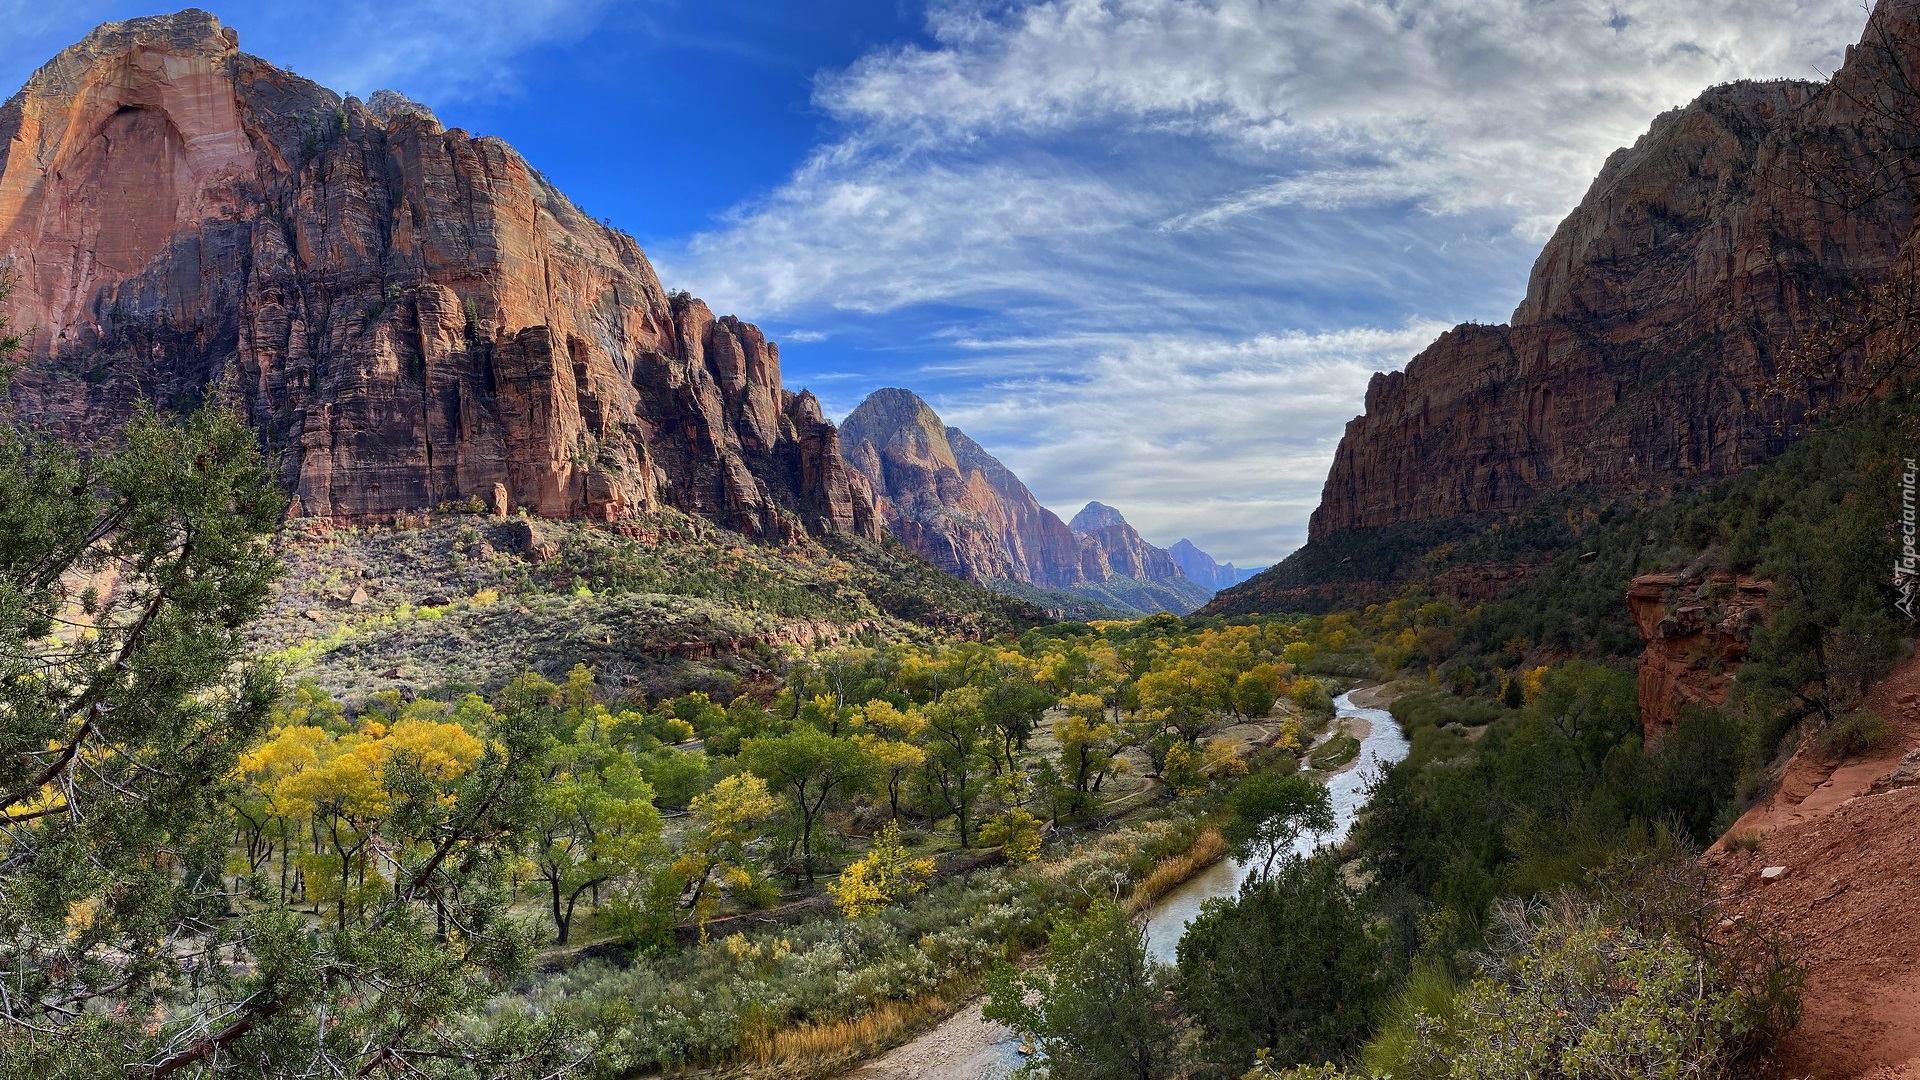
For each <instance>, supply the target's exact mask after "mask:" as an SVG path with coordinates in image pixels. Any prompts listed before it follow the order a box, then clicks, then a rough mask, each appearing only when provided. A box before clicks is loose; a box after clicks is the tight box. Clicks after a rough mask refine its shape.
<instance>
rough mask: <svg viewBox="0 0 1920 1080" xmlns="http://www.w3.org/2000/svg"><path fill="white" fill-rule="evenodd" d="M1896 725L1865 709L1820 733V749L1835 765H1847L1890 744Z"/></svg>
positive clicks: (1854, 712)
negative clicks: (1861, 755) (1844, 763)
mask: <svg viewBox="0 0 1920 1080" xmlns="http://www.w3.org/2000/svg"><path fill="white" fill-rule="evenodd" d="M1892 734H1893V725H1892V724H1889V723H1887V721H1886V720H1885V719H1884V718H1882V717H1880V716H1877V715H1875V714H1874V713H1870V712H1868V711H1866V710H1865V709H1857V710H1855V711H1853V712H1850V713H1848V714H1847V715H1845V716H1843V717H1841V718H1840V719H1838V720H1835V721H1834V722H1833V723H1831V724H1828V725H1827V727H1826V729H1825V730H1823V731H1821V732H1820V736H1819V739H1818V740H1817V742H1816V745H1818V746H1819V748H1820V750H1821V752H1822V753H1824V754H1826V755H1827V756H1828V757H1829V758H1832V759H1833V760H1835V761H1843V760H1845V759H1847V758H1850V757H1854V756H1856V755H1858V754H1863V753H1866V752H1867V751H1868V750H1871V749H1873V748H1874V747H1876V746H1878V745H1880V744H1881V743H1883V742H1885V741H1887V737H1888V736H1890V735H1892Z"/></svg>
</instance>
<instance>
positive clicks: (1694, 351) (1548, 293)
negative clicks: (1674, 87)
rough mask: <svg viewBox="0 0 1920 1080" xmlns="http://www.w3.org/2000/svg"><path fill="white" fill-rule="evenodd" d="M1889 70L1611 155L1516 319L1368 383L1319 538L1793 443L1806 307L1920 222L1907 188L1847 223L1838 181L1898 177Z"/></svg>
mask: <svg viewBox="0 0 1920 1080" xmlns="http://www.w3.org/2000/svg"><path fill="white" fill-rule="evenodd" d="M1916 15H1920V0H1885V2H1883V3H1882V4H1881V5H1880V7H1879V8H1878V9H1877V11H1876V14H1875V16H1874V18H1875V19H1876V20H1882V24H1883V25H1885V26H1887V27H1888V28H1889V29H1890V30H1891V32H1892V36H1893V38H1894V39H1895V40H1898V41H1901V42H1904V43H1906V44H1905V45H1903V46H1902V47H1903V48H1911V47H1912V45H1913V43H1916V42H1920V27H1917V26H1916V22H1915V17H1916ZM1909 63H1910V61H1909ZM1885 64H1886V57H1885V54H1884V52H1882V51H1880V50H1876V49H1869V48H1860V49H1856V50H1850V52H1849V59H1848V62H1847V64H1846V65H1845V66H1844V67H1843V68H1842V69H1841V70H1840V72H1839V73H1837V74H1836V76H1835V77H1834V80H1833V82H1832V83H1831V84H1828V85H1820V84H1814V83H1806V82H1771V83H1752V82H1743V83H1734V84H1729V85H1725V86H1719V87H1715V88H1714V89H1712V90H1709V91H1707V92H1706V93H1705V94H1703V95H1701V96H1700V98H1699V99H1697V100H1696V101H1694V102H1693V103H1692V104H1690V105H1688V106H1686V107H1685V108H1681V109H1676V110H1674V111H1672V112H1669V113H1666V114H1664V115H1662V116H1661V117H1659V118H1658V119H1657V120H1655V121H1654V123H1653V125H1652V127H1651V129H1650V130H1649V131H1648V132H1647V134H1646V135H1645V136H1643V137H1642V138H1641V139H1640V140H1639V141H1638V142H1637V143H1635V144H1634V145H1633V146H1632V147H1630V148H1628V149H1623V150H1620V151H1617V152H1615V153H1614V154H1613V156H1612V157H1610V158H1609V159H1608V160H1607V163H1606V166H1605V168H1604V169H1602V171H1601V173H1600V175H1599V177H1598V179H1596V180H1595V181H1594V183H1593V186H1592V188H1591V189H1590V190H1589V191H1588V193H1587V195H1586V198H1585V199H1584V200H1583V201H1582V202H1581V203H1580V205H1579V207H1578V208H1577V209H1575V210H1574V211H1573V213H1572V214H1570V215H1569V216H1568V217H1567V219H1566V220H1565V221H1564V222H1562V223H1561V225H1560V227H1559V229H1558V231H1557V232H1556V233H1555V234H1554V236H1553V238H1552V240H1551V241H1550V242H1549V243H1548V244H1547V245H1546V248H1545V250H1543V251H1542V252H1541V254H1540V257H1539V259H1538V261H1537V262H1536V263H1535V264H1534V267H1533V273H1532V277H1531V279H1530V280H1529V283H1528V287H1527V294H1526V298H1525V299H1524V300H1523V301H1522V302H1521V303H1520V305H1519V307H1518V308H1517V309H1516V310H1515V311H1514V314H1513V318H1512V320H1511V322H1510V323H1509V324H1507V325H1502V326H1481V325H1463V326H1459V327H1456V328H1454V329H1453V330H1450V331H1448V332H1447V333H1445V334H1443V335H1442V336H1441V337H1440V339H1439V340H1438V341H1436V342H1435V343H1434V344H1433V345H1432V346H1431V347H1429V348H1428V349H1427V350H1426V351H1424V352H1422V353H1421V354H1420V355H1419V356H1416V357H1415V358H1414V359H1413V360H1412V361H1411V362H1410V363H1408V364H1407V367H1406V369H1405V370H1404V371H1402V372H1396V373H1393V374H1383V375H1376V376H1374V378H1373V381H1372V383H1371V384H1370V385H1369V386H1368V389H1367V395H1366V412H1365V414H1364V415H1362V416H1360V417H1358V418H1357V419H1355V420H1354V421H1353V422H1351V423H1350V424H1348V425H1347V430H1346V435H1345V438H1344V439H1343V440H1342V441H1341V443H1340V447H1339V449H1338V451H1337V453H1336V455H1335V458H1334V463H1333V466H1332V469H1331V471H1330V472H1329V475H1328V478H1327V482H1326V486H1325V489H1324V491H1323V493H1322V497H1321V503H1320V507H1319V509H1318V510H1317V511H1315V513H1314V515H1313V519H1312V524H1311V528H1310V537H1311V539H1312V540H1315V541H1324V540H1326V539H1328V538H1330V537H1333V536H1335V535H1338V534H1340V533H1343V532H1345V531H1347V530H1352V529H1358V528H1365V527H1371V526H1384V525H1392V524H1396V523H1403V522H1421V521H1431V520H1435V519H1441V518H1449V517H1455V516H1460V515H1470V514H1479V513H1493V512H1508V511H1513V510H1516V509H1518V508H1522V507H1524V506H1526V505H1528V504H1530V503H1531V502H1532V501H1533V500H1535V499H1536V498H1538V497H1540V496H1542V495H1544V494H1546V493H1550V492H1554V491H1559V490H1563V489H1568V488H1577V487H1587V488H1592V489H1595V490H1596V491H1610V492H1631V491H1658V490H1660V489H1665V488H1674V487H1680V486H1685V485H1690V484H1694V483H1698V482H1701V481H1705V480H1708V479H1711V478H1715V477H1721V476H1726V475H1730V474H1732V473H1736V472H1738V471H1740V470H1742V469H1745V468H1747V467H1749V466H1751V465H1753V464H1756V463H1758V462H1760V461H1762V460H1765V459H1767V458H1769V457H1771V456H1773V455H1775V454H1777V453H1779V452H1780V451H1781V450H1782V449H1784V448H1785V446H1786V445H1787V442H1788V437H1787V436H1786V435H1785V434H1783V432H1791V431H1792V430H1794V429H1795V427H1796V424H1797V423H1798V422H1799V421H1800V420H1801V419H1802V417H1803V415H1804V411H1805V409H1806V407H1807V405H1808V402H1807V401H1805V400H1791V399H1788V398H1783V397H1769V396H1767V395H1766V394H1765V393H1764V392H1763V387H1764V386H1765V385H1766V383H1767V382H1768V380H1769V379H1770V378H1771V377H1772V376H1773V374H1774V373H1775V371H1776V365H1777V363H1778V362H1779V360H1780V357H1781V350H1782V349H1783V348H1784V347H1786V346H1787V345H1788V343H1790V342H1793V341H1796V340H1799V339H1801V338H1803V337H1804V336H1805V335H1806V334H1807V333H1808V332H1810V331H1811V330H1813V329H1814V327H1815V326H1816V325H1817V324H1818V322H1819V319H1820V314H1819V311H1818V310H1817V306H1816V305H1815V303H1814V301H1812V300H1810V297H1815V296H1823V297H1824V296H1831V295H1833V294H1834V292H1835V285H1834V283H1835V281H1836V280H1848V279H1850V280H1851V281H1852V282H1855V283H1868V284H1870V283H1872V282H1874V281H1877V280H1881V279H1883V278H1884V276H1885V274H1886V271H1887V269H1888V267H1889V266H1890V265H1891V264H1892V262H1893V261H1894V259H1895V258H1896V256H1897V254H1898V253H1899V252H1900V250H1901V246H1902V244H1903V242H1905V241H1906V239H1907V238H1908V236H1909V234H1910V233H1911V232H1912V229H1913V221H1914V206H1915V200H1914V196H1913V192H1912V190H1911V188H1910V186H1909V185H1907V184H1906V183H1904V182H1901V183H1896V184H1894V185H1892V186H1893V188H1894V190H1892V191H1891V193H1889V194H1887V195H1885V196H1884V197H1882V198H1879V199H1877V200H1875V201H1873V202H1871V203H1869V204H1867V205H1865V206H1862V207H1857V208H1854V209H1851V210H1848V209H1843V208H1842V206H1841V205H1839V204H1840V203H1841V202H1842V201H1844V200H1843V199H1842V198H1840V197H1839V196H1841V195H1843V194H1844V193H1845V190H1844V189H1845V188H1846V187H1847V185H1846V182H1845V181H1844V179H1843V180H1841V181H1840V182H1839V184H1838V187H1836V184H1835V182H1834V180H1833V178H1832V176H1831V175H1829V172H1830V170H1833V169H1842V170H1845V169H1858V170H1861V171H1862V172H1863V173H1864V172H1866V171H1869V170H1875V169H1883V168H1885V167H1886V165H1887V159H1886V158H1885V157H1884V156H1880V155H1878V154H1876V153H1875V152H1874V151H1875V150H1876V149H1884V146H1881V145H1880V142H1876V140H1880V137H1879V136H1876V135H1874V134H1873V130H1874V125H1873V123H1872V122H1870V121H1869V120H1868V119H1867V118H1866V117H1865V116H1864V115H1863V113H1862V110H1861V107H1860V106H1859V105H1858V104H1857V101H1859V100H1860V99H1861V98H1862V97H1863V96H1867V97H1870V96H1872V94H1873V91H1874V81H1875V79H1876V77H1877V74H1878V72H1879V70H1880V69H1881V68H1882V67H1884V66H1885ZM1909 70H1911V68H1910V67H1909ZM1881 141H1882V142H1883V141H1884V140H1881ZM1902 168H1904V163H1903V165H1902ZM1889 175H1891V174H1889ZM1900 175H1901V176H1910V175H1911V170H1906V171H1905V172H1902V173H1900Z"/></svg>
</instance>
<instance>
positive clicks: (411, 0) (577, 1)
mask: <svg viewBox="0 0 1920 1080" xmlns="http://www.w3.org/2000/svg"><path fill="white" fill-rule="evenodd" d="M609 7H610V0H381V2H377V3H376V2H374V0H348V2H344V3H326V4H320V3H311V2H307V3H298V4H292V5H274V6H272V7H267V8H263V9H259V10H256V11H253V12H247V13H241V14H238V15H237V17H232V18H231V19H230V24H231V25H234V26H235V27H237V28H238V29H239V30H240V32H241V40H240V44H241V46H242V47H243V48H246V49H247V50H248V51H250V52H254V51H257V52H259V53H261V54H262V55H265V56H268V57H270V58H272V59H274V60H276V61H279V62H285V63H287V64H289V65H291V66H292V67H293V68H294V69H295V70H297V71H299V72H300V73H301V74H302V75H305V76H307V77H308V78H311V79H314V80H315V81H318V82H320V83H322V84H324V85H326V86H329V87H331V88H333V89H335V90H339V91H340V92H342V93H353V94H358V95H360V96H361V97H365V96H367V95H368V94H371V93H372V92H373V91H375V90H381V89H395V90H399V91H401V92H403V93H405V94H407V95H409V96H410V97H413V98H416V99H418V100H420V101H422V102H424V103H426V104H427V105H429V106H433V105H439V104H445V103H452V102H456V101H460V100H464V99H470V98H476V97H486V96H490V95H495V94H500V93H506V92H511V91H513V90H514V89H515V88H516V87H517V86H518V77H517V71H516V69H515V67H514V65H513V64H512V63H511V62H510V61H511V60H512V59H513V58H514V57H515V56H518V55H520V54H522V53H525V52H527V51H528V50H530V49H533V48H536V47H538V46H541V45H548V44H566V43H570V42H576V41H580V40H582V39H584V38H585V37H586V36H587V35H588V34H590V33H592V31H593V30H594V28H595V27H596V26H597V25H598V24H599V22H600V20H601V18H602V17H603V16H604V15H605V14H606V13H607V10H608V8H609ZM254 26H257V27H258V31H257V32H255V31H254V30H253V29H252V27H254ZM316 30H318V31H319V32H316ZM268 46H271V47H270V48H269V47H268Z"/></svg>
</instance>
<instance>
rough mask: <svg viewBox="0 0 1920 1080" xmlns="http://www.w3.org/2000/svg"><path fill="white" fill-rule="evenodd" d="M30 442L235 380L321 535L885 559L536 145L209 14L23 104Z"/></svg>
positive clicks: (5, 217) (714, 323)
mask: <svg viewBox="0 0 1920 1080" xmlns="http://www.w3.org/2000/svg"><path fill="white" fill-rule="evenodd" d="M0 142H3V143H4V146H5V149H4V151H0V155H3V156H0V257H3V258H7V259H11V260H12V265H13V267H14V270H15V274H16V277H17V288H16V290H15V292H14V295H13V297H12V300H11V308H12V312H11V314H12V316H13V320H14V325H16V326H18V327H31V328H33V330H34V333H33V336H32V339H31V344H30V349H31V358H30V361H29V363H28V364H27V366H26V370H24V371H23V372H22V374H21V376H20V378H19V379H18V380H17V382H16V389H15V393H16V395H17V397H18V399H19V402H20V405H21V407H22V412H23V415H25V416H26V417H27V418H28V419H29V420H30V421H32V422H34V423H36V424H39V425H41V426H43V427H45V428H47V429H49V430H51V431H54V432H56V433H60V434H64V435H68V436H71V437H73V438H75V439H79V440H86V439H91V438H93V437H94V436H96V435H97V433H99V432H101V431H104V430H110V429H111V428H112V427H114V426H115V425H117V424H118V423H119V422H120V421H122V420H124V419H125V418H126V416H127V415H128V413H129V411H130V410H131V408H132V407H133V404H134V402H135V401H136V400H137V399H139V398H140V397H142V396H146V397H149V398H151V399H153V400H156V401H158V402H160V403H161V404H163V405H175V406H178V405H187V404H191V403H193V402H195V401H197V400H199V399H201V398H203V397H205V396H206V395H207V394H208V393H210V392H212V389H213V387H214V385H215V384H216V383H218V382H219V381H220V380H221V379H222V378H227V379H231V380H232V389H233V391H234V392H236V393H237V394H238V395H239V397H240V399H241V401H242V403H243V404H244V407H245V408H246V410H247V412H248V414H249V416H250V417H251V418H252V420H253V422H254V423H255V424H256V425H257V426H258V427H259V429H260V430H261V432H262V435H263V438H264V440H265V443H266V446H267V448H268V451H269V453H270V454H271V455H272V457H273V460H274V461H275V462H276V463H277V464H278V466H279V470H280V473H281V476H282V478H283V479H284V481H285V482H286V484H287V487H288V488H289V490H290V491H291V492H292V494H293V495H294V509H295V512H296V513H299V514H304V515H309V516H314V517H323V518H339V519H347V520H361V519H385V518H391V517H393V516H394V515H396V514H401V513H406V512H412V511H418V510H422V509H430V508H433V507H436V506H438V505H440V504H442V503H447V502H464V501H466V500H469V499H472V498H475V497H478V498H479V499H481V500H482V501H483V502H485V503H488V504H491V505H493V506H495V508H496V509H498V508H499V507H500V505H501V503H502V502H504V503H506V504H510V505H511V506H516V507H518V506H524V507H527V508H528V509H530V510H532V511H533V512H535V513H537V514H541V515H546V516H586V517H597V518H606V519H617V518H619V517H621V516H623V515H625V514H628V513H631V512H634V511H638V510H645V509H648V508H651V507H655V506H659V505H662V504H665V505H671V506H674V507H678V508H680V509H683V510H686V511H689V512H693V513H698V514H702V515H706V516H709V517H712V518H714V519H715V520H717V521H720V522H722V523H723V524H726V525H728V526H730V527H733V528H736V529H739V530H741V531H743V532H746V533H748V534H749V535H755V536H763V537H784V536H794V535H799V534H801V533H803V532H807V531H811V532H815V533H823V532H830V531H848V532H854V533H858V534H861V535H865V536H869V537H873V536H877V535H878V528H879V523H878V518H877V517H876V515H875V514H874V512H873V506H872V499H871V495H870V493H869V492H868V491H867V489H866V487H865V484H864V482H863V481H862V480H861V479H860V478H858V477H857V476H854V475H852V474H850V473H849V471H848V470H847V469H846V467H845V465H844V464H843V463H842V461H841V458H840V452H839V437H838V433H837V432H836V431H835V429H834V427H833V425H832V424H830V423H828V422H826V421H825V420H824V419H823V418H822V416H821V414H820V408H819V403H818V402H817V401H815V400H814V398H813V397H812V395H810V394H806V393H800V394H795V393H793V392H791V391H788V390H786V389H785V388H783V387H782V385H781V380H780V354H779V349H778V347H777V346H775V345H774V344H773V343H772V342H769V341H767V340H766V338H765V336H764V335H763V334H762V333H761V332H760V331H759V329H757V328H756V327H754V326H753V325H751V324H749V323H744V322H741V321H739V320H738V319H735V318H733V317H731V316H728V317H725V318H718V319H716V318H715V317H714V316H713V313H712V312H711V311H709V310H708V309H707V307H706V305H705V304H702V303H701V302H700V301H698V300H695V299H692V298H690V297H687V296H686V295H685V294H674V295H672V296H669V295H668V294H667V293H666V292H665V291H664V290H663V289H662V287H661V285H660V282H659V279H658V278H657V276H656V275H655V273H654V271H653V268H652V266H651V265H650V264H649V263H648V261H647V258H646V256H645V254H644V253H643V252H642V251H641V250H640V248H639V246H638V245H636V244H635V243H634V242H633V240H632V238H630V237H628V236H626V235H624V234H622V233H618V232H615V231H613V230H611V229H609V228H605V227H603V226H601V225H599V224H597V223H595V222H594V221H592V220H591V219H589V218H588V217H586V216H585V215H584V214H582V213H581V212H580V211H579V210H578V208H576V207H575V206H574V205H573V204H572V203H571V202H569V201H568V200H567V198H566V197H565V196H564V195H562V194H560V193H559V192H558V191H556V190H554V189H553V187H552V186H550V185H549V184H548V183H547V182H546V181H545V179H544V178H542V177H541V176H540V174H539V173H538V172H536V171H535V170H534V169H533V168H532V167H531V166H529V165H528V164H527V162H526V161H525V160H524V159H523V158H521V157H520V155H519V154H517V153H516V152H515V151H514V150H513V149H512V148H511V147H509V146H507V145H506V144H505V143H503V142H501V141H500V140H498V139H494V138H486V137H482V138H474V137H471V136H469V135H468V134H467V133H465V132H463V131H459V130H451V131H449V130H447V129H445V128H443V127H442V126H441V125H440V123H439V121H438V120H436V119H435V118H434V116H433V114H432V113H431V112H429V111H428V110H426V109H424V108H421V107H419V106H415V105H413V104H412V103H411V102H408V101H406V100H405V99H404V98H401V97H400V96H399V95H397V94H391V93H382V94H377V95H375V96H374V100H373V104H372V105H371V106H369V105H368V104H366V103H362V102H360V101H359V100H357V99H355V98H351V97H349V98H346V99H344V100H343V99H341V98H340V97H338V96H337V95H335V94H334V93H333V92H332V91H329V90H327V89H325V88H323V87H320V86H318V85H316V84H314V83H311V82H308V81H306V80H304V79H301V78H298V77H297V76H294V75H292V74H290V73H288V72H285V71H282V70H279V69H277V68H275V67H273V66H272V65H270V64H268V63H266V62H264V61H262V60H259V59H257V58H255V57H252V56H248V55H246V54H244V53H242V52H240V51H239V48H238V38H237V35H235V34H234V33H233V32H232V31H231V30H227V29H224V28H222V27H221V26H220V24H219V21H218V20H217V19H215V18H214V17H213V16H211V15H209V14H207V13H205V12H201V11H186V12H181V13H179V14H177V15H171V16H163V17H157V18H150V19H137V20H134V21H131V22H127V23H118V24H110V25H107V26H103V27H101V28H100V29H98V30H96V31H95V32H94V33H92V34H90V35H88V37H87V39H86V40H85V41H83V42H81V43H80V44H78V45H76V46H74V47H72V48H70V49H68V50H66V51H65V52H63V53H61V54H60V55H59V56H58V57H56V58H55V59H54V60H53V61H52V62H50V63H49V64H47V65H46V66H45V67H43V68H41V70H40V71H38V72H36V73H35V74H34V76H33V78H32V79H31V80H29V82H28V83H27V85H26V87H25V88H24V89H23V90H21V91H20V93H18V94H16V95H15V96H14V97H13V98H12V99H11V100H9V101H8V102H7V103H6V105H5V107H4V108H0Z"/></svg>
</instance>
